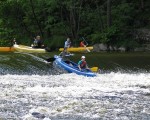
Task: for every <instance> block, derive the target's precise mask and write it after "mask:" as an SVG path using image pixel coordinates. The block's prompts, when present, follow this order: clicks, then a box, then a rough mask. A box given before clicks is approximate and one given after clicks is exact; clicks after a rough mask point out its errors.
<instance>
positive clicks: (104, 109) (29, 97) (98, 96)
mask: <svg viewBox="0 0 150 120" xmlns="http://www.w3.org/2000/svg"><path fill="white" fill-rule="evenodd" d="M149 81H150V74H149V73H142V74H128V73H113V72H111V73H107V74H98V75H97V77H93V78H88V77H84V76H79V75H76V74H61V75H44V76H43V75H42V76H40V75H1V76H0V91H3V92H1V93H0V103H1V107H0V116H1V117H0V119H15V120H17V119H18V120H22V119H23V120H37V119H45V120H46V119H47V120H48V119H49V120H62V119H63V120H99V119H104V120H107V119H109V120H131V119H132V120H137V119H138V120H148V119H150V106H149V104H150V82H149ZM36 114H38V117H40V115H41V116H42V115H43V118H38V117H37V116H36ZM36 117H37V118H36Z"/></svg>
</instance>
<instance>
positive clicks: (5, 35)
mask: <svg viewBox="0 0 150 120" xmlns="http://www.w3.org/2000/svg"><path fill="white" fill-rule="evenodd" d="M149 10H150V1H149V0H0V40H1V44H3V42H2V40H11V39H13V38H14V37H15V38H16V39H17V40H18V42H20V43H21V44H27V45H29V44H31V43H32V41H33V38H34V37H35V35H41V36H42V38H43V39H44V42H45V44H48V45H49V46H51V47H52V46H53V47H60V46H62V45H63V43H64V40H65V39H66V37H68V36H69V37H71V40H72V43H73V45H74V46H77V45H78V44H79V40H80V39H81V37H82V36H83V37H86V38H88V39H87V40H88V42H89V43H90V44H95V43H106V44H108V45H116V46H125V47H129V48H130V47H133V46H138V45H139V43H141V42H139V40H137V39H135V37H134V32H135V30H136V29H139V28H150V23H149V22H150V14H149Z"/></svg>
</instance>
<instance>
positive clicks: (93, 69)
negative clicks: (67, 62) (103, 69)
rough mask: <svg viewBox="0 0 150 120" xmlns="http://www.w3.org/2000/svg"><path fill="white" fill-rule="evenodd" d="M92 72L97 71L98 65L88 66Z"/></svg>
mask: <svg viewBox="0 0 150 120" xmlns="http://www.w3.org/2000/svg"><path fill="white" fill-rule="evenodd" d="M90 69H91V71H92V72H98V67H92V68H90Z"/></svg>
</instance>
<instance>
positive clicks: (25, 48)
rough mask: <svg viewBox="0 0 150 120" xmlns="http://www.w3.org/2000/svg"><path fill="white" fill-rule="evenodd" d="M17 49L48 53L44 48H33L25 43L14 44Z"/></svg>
mask: <svg viewBox="0 0 150 120" xmlns="http://www.w3.org/2000/svg"><path fill="white" fill-rule="evenodd" d="M14 49H15V51H18V52H24V53H46V50H45V49H42V48H32V47H30V46H25V45H14Z"/></svg>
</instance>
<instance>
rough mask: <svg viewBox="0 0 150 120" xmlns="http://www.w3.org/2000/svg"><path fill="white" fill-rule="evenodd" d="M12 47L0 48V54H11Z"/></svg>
mask: <svg viewBox="0 0 150 120" xmlns="http://www.w3.org/2000/svg"><path fill="white" fill-rule="evenodd" d="M13 51H14V47H0V52H13Z"/></svg>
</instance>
